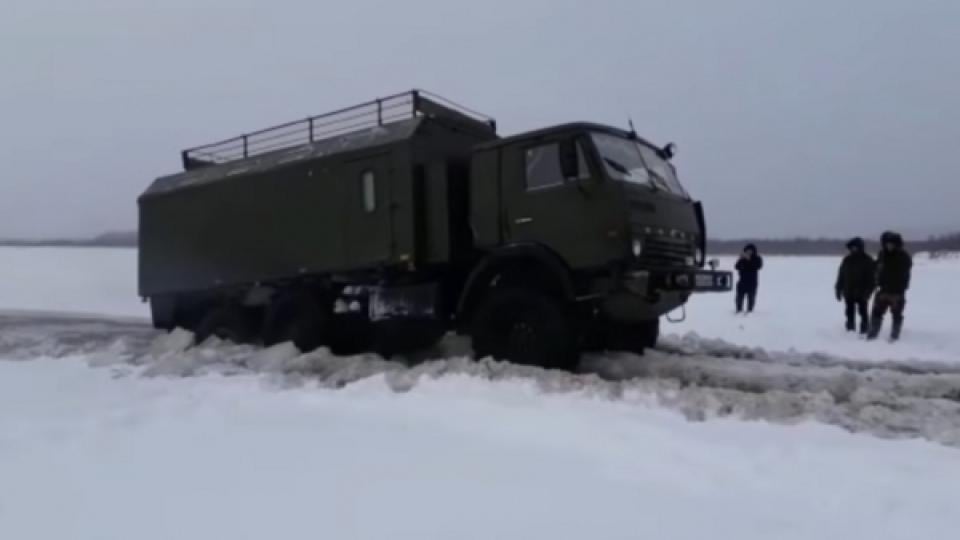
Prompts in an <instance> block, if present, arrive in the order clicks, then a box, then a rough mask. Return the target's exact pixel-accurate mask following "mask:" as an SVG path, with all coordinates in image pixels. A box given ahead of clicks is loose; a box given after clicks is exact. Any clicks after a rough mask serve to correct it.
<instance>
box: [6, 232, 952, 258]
mask: <svg viewBox="0 0 960 540" xmlns="http://www.w3.org/2000/svg"><path fill="white" fill-rule="evenodd" d="M847 240H848V239H847V238H844V239H837V238H786V239H784V238H767V239H764V238H754V239H739V240H710V241H709V245H708V246H707V247H708V252H709V253H710V254H711V255H736V254H738V253H740V251H741V250H742V249H743V246H745V245H746V244H756V245H757V248H758V249H759V250H760V253H762V254H766V255H837V254H839V253H843V252H844V251H846V248H845V247H844V246H845V245H846V243H847ZM865 240H866V243H867V249H868V250H869V251H870V252H874V253H875V252H876V251H877V250H878V249H879V247H880V246H879V244H878V240H876V239H871V238H867V239H865ZM0 246H24V247H44V246H49V247H129V248H135V247H137V233H136V232H112V233H106V234H101V235H100V236H97V237H96V238H91V239H87V240H0ZM907 249H909V250H910V251H911V252H914V253H916V252H919V251H927V252H930V253H934V254H937V253H946V252H960V232H957V233H951V234H947V235H943V236H933V237H930V238H927V239H926V240H910V239H908V240H907Z"/></svg>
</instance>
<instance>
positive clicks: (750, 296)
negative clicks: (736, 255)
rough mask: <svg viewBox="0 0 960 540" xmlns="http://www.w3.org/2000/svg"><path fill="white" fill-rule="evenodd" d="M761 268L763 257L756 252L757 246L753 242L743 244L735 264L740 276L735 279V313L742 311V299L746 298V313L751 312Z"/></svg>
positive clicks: (755, 301)
mask: <svg viewBox="0 0 960 540" xmlns="http://www.w3.org/2000/svg"><path fill="white" fill-rule="evenodd" d="M761 268H763V257H761V256H760V254H759V253H757V246H755V245H753V244H747V245H746V246H744V248H743V253H741V254H740V259H739V260H738V261H737V265H736V269H737V273H738V274H739V276H740V279H739V281H737V313H740V312H742V311H743V300H744V299H746V300H747V313H751V312H753V308H754V306H755V305H756V303H757V286H758V285H759V274H760V269H761Z"/></svg>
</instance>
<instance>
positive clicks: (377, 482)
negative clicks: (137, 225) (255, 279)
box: [0, 359, 960, 540]
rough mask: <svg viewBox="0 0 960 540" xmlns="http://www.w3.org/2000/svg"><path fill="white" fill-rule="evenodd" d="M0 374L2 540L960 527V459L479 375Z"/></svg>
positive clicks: (43, 370) (890, 531) (928, 448)
mask: <svg viewBox="0 0 960 540" xmlns="http://www.w3.org/2000/svg"><path fill="white" fill-rule="evenodd" d="M117 377H118V375H117V374H115V373H111V371H110V370H107V369H90V368H88V367H86V366H85V365H84V364H83V363H82V362H74V361H68V359H59V360H35V361H32V362H0V426H2V427H3V429H0V441H2V443H0V478H3V483H2V485H0V538H17V539H52V538H65V537H69V538H75V539H88V538H89V539H100V538H137V539H138V540H149V539H154V538H155V539H166V538H182V539H203V540H211V539H231V540H238V539H246V538H250V539H254V538H284V539H297V538H356V539H361V538H371V539H373V538H518V539H519V538H523V539H527V538H549V539H551V540H559V539H566V538H571V539H572V538H587V537H590V538H625V539H626V538H672V539H688V538H689V539H700V538H704V537H705V536H707V537H713V538H746V539H751V538H757V539H767V538H771V537H772V538H804V539H806V538H825V539H830V538H836V539H844V540H848V539H849V538H860V537H870V538H878V539H887V538H890V539H892V538H903V539H913V538H924V537H942V536H943V535H944V534H945V533H947V531H952V530H954V529H955V528H956V526H957V525H958V524H960V521H958V519H960V518H957V516H956V512H955V509H956V494H955V489H954V487H955V486H956V485H957V484H958V482H960V466H958V465H960V454H958V453H957V451H956V450H955V449H950V448H946V447H939V446H936V445H933V444H929V443H924V442H916V441H914V442H903V441H898V442H892V441H882V440H877V439H873V438H870V437H862V436H853V435H849V434H847V433H844V432H842V431H840V430H839V429H835V428H830V427H825V426H821V425H816V424H801V425H797V426H792V427H786V426H776V425H771V424H765V423H748V422H741V421H733V420H716V421H712V422H707V423H692V422H687V421H685V420H684V419H683V418H682V417H680V416H678V415H676V414H673V413H671V412H669V411H667V410H664V409H659V408H655V407H638V406H636V405H627V404H625V403H623V402H616V401H609V400H603V399H597V398H595V397H591V396H588V395H577V394H544V393H542V392H541V391H539V389H537V388H536V387H535V386H532V385H530V384H529V383H526V382H523V381H513V382H507V381H504V382H500V383H497V384H490V383H489V382H487V381H483V380H480V379H477V378H474V377H463V376H460V377H457V376H451V377H445V378H441V379H437V380H432V381H423V382H422V383H421V384H420V385H418V386H417V387H416V389H415V391H410V392H403V393H396V392H391V391H389V389H388V387H387V386H386V385H385V384H384V379H383V378H382V377H374V378H369V379H364V380H362V381H359V382H356V383H354V384H351V385H349V386H346V387H345V388H343V389H342V390H340V391H329V390H318V389H317V388H315V387H312V386H309V385H308V386H303V387H295V388H289V387H285V386H277V385H274V384H271V383H270V382H269V381H267V380H264V379H261V378H257V377H253V376H235V377H229V378H228V377H220V376H209V377H200V378H189V379H168V378H149V379H144V378H137V377H124V376H119V378H117Z"/></svg>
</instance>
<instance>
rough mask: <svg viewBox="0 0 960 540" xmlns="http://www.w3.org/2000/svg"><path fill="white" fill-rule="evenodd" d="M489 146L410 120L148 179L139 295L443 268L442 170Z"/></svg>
mask: <svg viewBox="0 0 960 540" xmlns="http://www.w3.org/2000/svg"><path fill="white" fill-rule="evenodd" d="M495 137H496V136H495V135H494V134H493V132H492V131H491V132H487V133H483V132H482V131H478V130H470V129H462V126H458V125H457V124H456V123H455V122H449V121H446V120H444V119H432V118H425V117H418V118H412V119H409V120H404V121H401V122H395V123H390V124H384V125H382V126H376V127H373V128H370V129H365V130H362V131H358V132H354V133H350V134H347V135H344V136H340V137H335V138H331V139H326V140H321V141H317V142H314V143H311V144H308V145H302V146H299V147H295V148H290V149H286V150H283V151H277V152H271V153H269V154H264V155H261V156H258V157H255V158H248V159H241V160H236V161H232V162H229V163H225V164H220V165H215V166H210V167H201V168H198V169H195V170H189V171H187V172H184V173H180V174H175V175H171V176H166V177H162V178H158V179H157V180H156V181H154V183H153V184H152V185H151V186H150V188H149V189H148V190H147V191H146V192H145V193H144V194H143V195H142V196H141V197H140V199H139V206H140V225H139V227H140V229H139V230H140V255H139V257H140V260H139V267H140V273H139V290H140V295H141V296H144V297H148V296H154V295H160V294H167V293H181V292H191V291H204V290H210V289H215V288H222V287H230V286H241V285H247V284H252V283H258V282H270V281H275V280H284V279H291V278H296V277H298V276H303V275H316V274H326V273H339V272H353V271H359V270H363V269H371V268H378V267H383V266H390V265H399V264H407V263H409V262H411V261H414V262H416V261H421V262H434V263H438V262H445V261H446V260H447V259H448V258H449V257H450V252H451V247H450V242H451V238H450V234H449V230H448V229H449V220H450V216H449V213H450V211H449V208H448V200H449V194H448V192H449V191H450V186H449V185H448V179H447V177H446V173H447V172H448V171H447V164H448V163H449V162H460V161H462V162H464V163H466V161H467V160H468V159H469V153H470V148H471V147H472V145H474V144H476V143H479V142H483V141H485V140H490V139H491V138H495ZM370 173H372V175H373V184H374V186H375V192H374V193H375V196H374V198H373V201H372V203H373V207H372V210H371V209H370V208H369V205H370V202H371V201H370V200H369V199H366V198H365V193H364V183H365V182H364V180H363V177H364V176H365V175H368V174H370ZM458 180H459V181H460V182H463V183H465V182H466V181H467V180H466V178H460V179H458ZM457 191H462V192H464V193H465V192H466V191H467V188H466V186H464V187H463V189H461V190H457ZM461 211H462V212H463V214H464V215H466V214H467V212H466V209H465V208H464V209H462V210H461Z"/></svg>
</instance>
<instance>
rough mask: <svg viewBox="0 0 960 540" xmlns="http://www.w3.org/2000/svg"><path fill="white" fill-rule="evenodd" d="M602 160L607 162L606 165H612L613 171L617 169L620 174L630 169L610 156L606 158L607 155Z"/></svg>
mask: <svg viewBox="0 0 960 540" xmlns="http://www.w3.org/2000/svg"><path fill="white" fill-rule="evenodd" d="M603 160H604V161H606V162H607V165H610V166H611V167H613V169H614V170H615V171H617V172H618V173H620V174H630V170H629V169H627V168H626V167H624V166H623V164H622V163H620V162H619V161H616V160H614V159H610V158H608V157H605V158H603Z"/></svg>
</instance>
